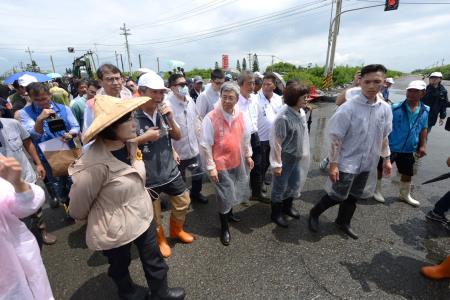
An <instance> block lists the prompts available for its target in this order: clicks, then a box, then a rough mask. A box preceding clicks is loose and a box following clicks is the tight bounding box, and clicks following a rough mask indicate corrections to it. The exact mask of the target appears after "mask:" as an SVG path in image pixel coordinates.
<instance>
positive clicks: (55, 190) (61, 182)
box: [42, 159, 72, 205]
mask: <svg viewBox="0 0 450 300" xmlns="http://www.w3.org/2000/svg"><path fill="white" fill-rule="evenodd" d="M42 165H43V166H44V168H45V174H46V176H45V180H44V182H45V186H46V187H47V190H48V193H49V194H50V196H51V197H57V198H58V199H59V200H60V201H61V202H62V203H65V204H67V205H69V192H70V187H71V186H72V179H71V178H70V176H58V177H55V176H53V175H52V168H51V167H50V165H49V164H48V162H47V161H46V160H45V159H43V160H42Z"/></svg>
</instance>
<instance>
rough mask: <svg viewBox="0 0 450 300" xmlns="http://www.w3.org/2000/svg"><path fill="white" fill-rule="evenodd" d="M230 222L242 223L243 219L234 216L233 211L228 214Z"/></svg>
mask: <svg viewBox="0 0 450 300" xmlns="http://www.w3.org/2000/svg"><path fill="white" fill-rule="evenodd" d="M228 221H231V222H235V223H237V222H240V221H241V218H240V217H239V216H238V215H235V214H233V209H231V210H230V212H229V213H228Z"/></svg>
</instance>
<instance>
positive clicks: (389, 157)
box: [383, 155, 391, 161]
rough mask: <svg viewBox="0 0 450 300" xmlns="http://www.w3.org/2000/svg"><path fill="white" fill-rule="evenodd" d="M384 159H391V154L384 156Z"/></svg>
mask: <svg viewBox="0 0 450 300" xmlns="http://www.w3.org/2000/svg"><path fill="white" fill-rule="evenodd" d="M383 160H384V161H386V160H391V156H390V155H389V156H386V157H383Z"/></svg>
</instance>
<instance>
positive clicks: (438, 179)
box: [422, 173, 450, 184]
mask: <svg viewBox="0 0 450 300" xmlns="http://www.w3.org/2000/svg"><path fill="white" fill-rule="evenodd" d="M447 178H450V173H447V174H442V175H440V176H438V177H435V178H433V179H430V180H427V181H425V182H422V184H427V183H432V182H436V181H441V180H444V179H447Z"/></svg>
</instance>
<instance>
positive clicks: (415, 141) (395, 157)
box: [389, 80, 430, 206]
mask: <svg viewBox="0 0 450 300" xmlns="http://www.w3.org/2000/svg"><path fill="white" fill-rule="evenodd" d="M426 86H427V85H426V83H425V82H423V81H422V80H414V81H411V82H410V83H409V85H408V87H407V88H406V100H405V101H403V102H400V103H395V104H394V105H392V116H393V120H392V132H391V134H390V135H389V147H390V148H391V162H395V163H396V164H397V169H398V172H399V173H400V174H401V179H400V197H399V198H400V200H401V201H404V202H406V203H408V204H410V205H412V206H419V205H420V202H419V201H417V200H415V199H414V198H412V197H411V177H412V176H413V175H415V171H416V170H415V169H416V168H415V166H417V160H418V159H419V158H421V157H423V156H425V155H426V141H427V134H428V114H429V111H430V108H429V107H428V106H426V105H425V104H423V103H422V101H421V99H423V97H424V96H425V89H426Z"/></svg>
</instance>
